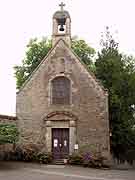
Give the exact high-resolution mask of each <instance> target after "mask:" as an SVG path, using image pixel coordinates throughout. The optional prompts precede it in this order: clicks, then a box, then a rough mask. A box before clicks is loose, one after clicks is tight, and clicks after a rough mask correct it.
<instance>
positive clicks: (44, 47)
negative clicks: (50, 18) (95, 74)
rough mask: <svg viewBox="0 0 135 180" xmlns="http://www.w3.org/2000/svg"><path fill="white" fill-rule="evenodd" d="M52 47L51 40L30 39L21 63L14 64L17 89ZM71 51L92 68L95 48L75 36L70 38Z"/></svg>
mask: <svg viewBox="0 0 135 180" xmlns="http://www.w3.org/2000/svg"><path fill="white" fill-rule="evenodd" d="M51 47H52V43H51V40H48V39H47V38H42V39H41V40H38V39H37V38H34V39H31V40H30V42H29V43H28V45H27V50H26V54H25V58H24V59H23V61H22V65H20V66H15V67H14V69H15V76H16V80H17V89H19V88H20V87H21V86H22V84H23V83H24V82H25V81H26V80H27V79H28V77H29V76H30V75H31V73H32V72H33V71H34V69H35V68H36V67H37V66H38V65H39V63H40V62H41V60H42V59H43V58H44V57H45V56H46V55H47V53H48V52H49V50H50V49H51ZM71 48H72V49H73V51H74V52H75V53H76V54H77V55H78V56H79V57H80V59H81V60H82V61H83V62H84V63H85V64H86V65H87V66H88V68H89V69H94V64H93V62H92V59H93V56H94V55H95V50H94V49H93V48H91V47H89V46H88V44H86V42H85V41H84V40H79V39H77V38H73V39H72V47H71Z"/></svg>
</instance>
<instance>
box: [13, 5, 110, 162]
mask: <svg viewBox="0 0 135 180" xmlns="http://www.w3.org/2000/svg"><path fill="white" fill-rule="evenodd" d="M60 6H61V9H60V10H59V11H56V12H55V13H54V15H53V19H52V24H53V29H52V44H53V47H52V49H51V50H50V52H49V53H48V55H47V56H46V57H45V58H44V59H43V60H42V61H41V63H40V64H39V66H38V67H37V68H36V69H35V70H34V72H33V73H32V75H31V76H30V77H29V79H28V80H27V81H26V82H25V83H24V85H23V86H22V88H21V89H20V91H19V92H18V93H17V103H16V109H17V112H16V116H17V125H18V128H19V131H20V141H19V143H20V144H21V145H27V144H29V143H31V144H34V145H37V146H39V147H41V150H43V151H46V152H51V153H52V155H53V158H54V159H64V158H66V157H68V155H70V154H72V153H73V152H78V151H81V150H83V151H86V152H87V151H96V152H100V153H101V154H102V155H103V156H105V157H106V158H108V159H109V157H110V142H109V120H108V93H107V91H106V90H105V89H104V88H103V86H102V85H101V84H100V83H99V81H98V80H97V79H96V78H95V76H94V75H93V74H92V73H91V72H89V70H88V69H87V67H86V66H85V65H84V64H83V63H82V62H81V60H80V59H79V57H78V56H77V55H76V54H75V53H74V52H73V51H72V49H71V17H70V14H69V12H68V11H65V10H64V8H63V6H64V4H63V3H62V4H60Z"/></svg>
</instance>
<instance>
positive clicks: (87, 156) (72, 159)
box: [69, 152, 105, 168]
mask: <svg viewBox="0 0 135 180" xmlns="http://www.w3.org/2000/svg"><path fill="white" fill-rule="evenodd" d="M104 160H105V158H104V157H102V156H101V155H97V156H95V155H93V154H91V153H89V152H87V153H83V154H81V153H80V154H79V153H73V154H72V155H70V156H69V164H73V165H82V166H84V167H93V168H101V167H104V163H103V162H104Z"/></svg>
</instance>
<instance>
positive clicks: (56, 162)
mask: <svg viewBox="0 0 135 180" xmlns="http://www.w3.org/2000/svg"><path fill="white" fill-rule="evenodd" d="M53 163H54V164H56V165H64V164H65V163H64V159H56V160H54V161H53Z"/></svg>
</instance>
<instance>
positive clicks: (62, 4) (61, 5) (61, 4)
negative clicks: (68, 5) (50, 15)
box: [59, 2, 65, 11]
mask: <svg viewBox="0 0 135 180" xmlns="http://www.w3.org/2000/svg"><path fill="white" fill-rule="evenodd" d="M59 6H60V7H61V11H63V7H64V6H65V4H64V3H63V2H61V3H60V4H59Z"/></svg>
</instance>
